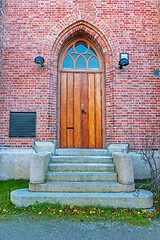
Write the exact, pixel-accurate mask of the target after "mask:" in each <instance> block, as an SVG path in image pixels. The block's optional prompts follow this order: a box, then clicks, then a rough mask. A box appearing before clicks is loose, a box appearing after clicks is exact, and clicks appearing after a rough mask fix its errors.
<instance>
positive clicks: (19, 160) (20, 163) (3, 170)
mask: <svg viewBox="0 0 160 240" xmlns="http://www.w3.org/2000/svg"><path fill="white" fill-rule="evenodd" d="M34 153H35V151H34V150H33V149H29V148H1V149H0V180H6V179H9V178H13V179H29V171H30V159H31V156H32V155H33V154H34Z"/></svg>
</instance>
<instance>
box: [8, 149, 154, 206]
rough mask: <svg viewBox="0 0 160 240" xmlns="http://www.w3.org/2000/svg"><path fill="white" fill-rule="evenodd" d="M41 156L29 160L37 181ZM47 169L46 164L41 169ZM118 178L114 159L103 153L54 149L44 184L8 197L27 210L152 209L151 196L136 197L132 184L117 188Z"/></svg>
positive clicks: (101, 150) (16, 191)
mask: <svg viewBox="0 0 160 240" xmlns="http://www.w3.org/2000/svg"><path fill="white" fill-rule="evenodd" d="M47 154H48V153H47ZM43 156H45V152H43V151H41V152H40V153H39V154H38V155H35V156H34V157H35V158H33V159H32V163H35V165H34V168H33V166H32V170H34V169H35V168H36V169H35V171H32V177H33V174H34V176H36V178H37V174H38V176H39V177H40V178H41V179H43V177H42V175H41V173H40V170H39V169H41V168H39V167H40V165H41V166H43V164H44V162H45V161H44V162H43V161H42V160H44V159H43ZM46 156H47V155H46ZM47 161H49V155H48V160H47ZM116 161H117V160H116ZM47 167H48V163H47V165H45V167H44V168H47ZM42 168H43V167H42ZM44 178H45V173H44ZM118 178H119V176H118ZM118 178H117V173H116V172H115V164H114V163H113V159H112V157H111V156H109V155H108V151H107V150H106V149H56V154H55V155H54V156H52V157H51V159H50V163H49V167H48V172H47V174H46V179H45V180H46V181H45V182H43V181H40V182H43V183H36V181H33V179H32V183H30V184H29V189H18V190H15V191H13V192H12V193H11V202H12V203H13V204H15V205H16V206H29V205H33V204H35V203H36V202H39V203H44V202H45V203H60V204H62V205H73V206H88V205H93V206H97V205H100V206H103V207H108V206H109V207H115V208H117V207H120V208H137V209H139V208H145V209H146V208H151V207H152V206H153V197H152V193H151V192H149V191H146V190H140V191H139V192H138V194H137V193H136V192H135V186H134V184H128V185H127V184H120V183H119V182H118V181H117V179H118ZM34 180H35V177H34ZM30 181H31V176H30Z"/></svg>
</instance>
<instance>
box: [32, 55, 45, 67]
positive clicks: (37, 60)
mask: <svg viewBox="0 0 160 240" xmlns="http://www.w3.org/2000/svg"><path fill="white" fill-rule="evenodd" d="M34 62H35V63H36V64H37V65H39V66H41V67H43V66H44V58H43V57H41V56H38V57H36V58H35V59H34Z"/></svg>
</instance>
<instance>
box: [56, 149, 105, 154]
mask: <svg viewBox="0 0 160 240" xmlns="http://www.w3.org/2000/svg"><path fill="white" fill-rule="evenodd" d="M56 155H58V156H106V155H108V150H106V149H91V148H58V149H56Z"/></svg>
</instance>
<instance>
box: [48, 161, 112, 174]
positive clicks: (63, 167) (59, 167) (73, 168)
mask: <svg viewBox="0 0 160 240" xmlns="http://www.w3.org/2000/svg"><path fill="white" fill-rule="evenodd" d="M114 169H115V165H114V164H113V163H76V164H75V163H50V164H49V170H50V171H54V172H77V171H78V172H113V171H114Z"/></svg>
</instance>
